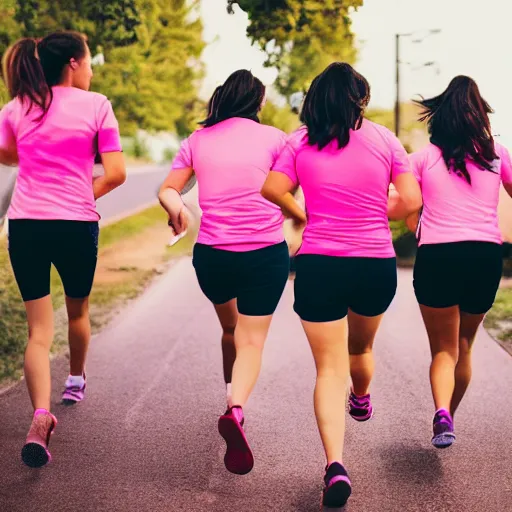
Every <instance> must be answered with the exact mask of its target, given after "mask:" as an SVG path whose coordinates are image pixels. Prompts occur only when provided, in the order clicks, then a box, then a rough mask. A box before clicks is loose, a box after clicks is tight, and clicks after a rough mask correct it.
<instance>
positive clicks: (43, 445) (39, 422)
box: [21, 409, 57, 468]
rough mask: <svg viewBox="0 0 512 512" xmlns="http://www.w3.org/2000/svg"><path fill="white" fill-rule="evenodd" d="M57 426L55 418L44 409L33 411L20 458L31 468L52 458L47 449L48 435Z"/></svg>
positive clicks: (42, 464)
mask: <svg viewBox="0 0 512 512" xmlns="http://www.w3.org/2000/svg"><path fill="white" fill-rule="evenodd" d="M56 426H57V418H55V416H54V415H53V414H51V413H49V412H48V411H46V410H44V409H38V410H37V411H36V412H35V413H34V418H33V419H32V425H31V426H30V430H29V431H28V435H27V440H26V442H25V446H24V447H23V449H22V450H21V459H22V460H23V462H24V463H25V464H26V465H27V466H29V467H31V468H40V467H42V466H44V465H45V464H47V463H48V462H50V461H51V460H52V456H51V454H50V452H49V450H48V445H49V444H50V437H51V435H52V434H53V431H54V429H55V427H56Z"/></svg>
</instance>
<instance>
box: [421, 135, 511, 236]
mask: <svg viewBox="0 0 512 512" xmlns="http://www.w3.org/2000/svg"><path fill="white" fill-rule="evenodd" d="M496 153H497V154H498V156H499V159H498V160H495V161H494V164H493V166H494V170H495V172H490V171H487V170H482V169H480V168H479V167H478V166H477V165H476V164H475V163H473V162H472V161H467V162H466V165H467V169H468V172H469V174H470V176H471V185H470V184H469V183H468V182H467V181H466V179H465V178H463V177H459V176H457V175H456V174H455V173H454V172H448V170H447V168H446V164H445V163H444V160H443V156H442V152H441V150H440V149H439V148H438V147H437V146H435V145H434V144H429V145H428V146H427V147H425V148H424V149H423V150H421V151H418V152H417V153H414V154H412V155H411V163H412V168H413V172H414V174H415V176H416V178H417V179H418V181H419V182H420V186H421V192H422V195H423V212H422V214H421V221H420V228H419V230H418V234H419V245H423V244H442V243H450V242H463V241H478V242H494V243H497V244H501V242H502V235H501V232H500V229H499V226H498V201H499V195H500V184H501V182H503V183H507V184H508V183H512V163H511V161H510V155H509V153H508V151H507V150H506V149H505V148H504V147H503V146H501V145H499V144H496Z"/></svg>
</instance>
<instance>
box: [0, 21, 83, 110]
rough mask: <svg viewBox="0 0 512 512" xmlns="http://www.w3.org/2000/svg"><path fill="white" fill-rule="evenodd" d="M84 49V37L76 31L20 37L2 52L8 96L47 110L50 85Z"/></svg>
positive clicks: (50, 96)
mask: <svg viewBox="0 0 512 512" xmlns="http://www.w3.org/2000/svg"><path fill="white" fill-rule="evenodd" d="M86 53H87V42H86V39H85V37H84V36H83V35H82V34H79V33H78V32H70V31H62V32H55V33H53V34H50V35H48V36H46V37H44V38H43V39H40V40H36V39H34V38H24V39H20V40H19V41H17V42H16V43H14V44H13V45H12V46H11V47H10V48H9V49H8V50H7V52H6V53H5V55H4V59H3V77H4V81H5V84H6V86H7V90H8V91H9V95H10V96H11V98H19V99H20V100H21V101H23V102H25V101H26V102H27V103H28V112H30V110H31V109H32V107H33V106H34V105H36V106H37V107H39V108H40V109H41V110H42V115H41V118H42V117H43V116H44V115H45V114H46V112H47V111H48V109H49V108H50V105H51V103H52V100H53V95H52V89H51V88H52V87H53V86H54V85H58V84H59V83H60V81H61V79H62V74H63V71H64V68H65V67H66V66H67V65H68V64H69V62H70V60H71V59H75V60H77V61H78V60H80V59H82V58H83V57H85V55H86Z"/></svg>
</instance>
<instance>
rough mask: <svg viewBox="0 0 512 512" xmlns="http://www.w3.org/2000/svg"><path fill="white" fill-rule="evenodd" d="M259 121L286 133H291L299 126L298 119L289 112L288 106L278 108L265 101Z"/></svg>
mask: <svg viewBox="0 0 512 512" xmlns="http://www.w3.org/2000/svg"><path fill="white" fill-rule="evenodd" d="M260 120H261V122H262V123H263V124H268V125H270V126H275V127H276V128H279V129H280V130H283V132H286V133H291V132H293V131H294V130H296V129H297V128H298V127H299V126H300V121H299V117H298V116H297V115H296V114H294V113H293V112H292V111H291V109H290V107H289V106H288V105H286V106H284V107H278V106H277V105H276V104H275V103H272V102H271V101H267V103H266V104H265V106H264V107H263V109H262V111H261V115H260Z"/></svg>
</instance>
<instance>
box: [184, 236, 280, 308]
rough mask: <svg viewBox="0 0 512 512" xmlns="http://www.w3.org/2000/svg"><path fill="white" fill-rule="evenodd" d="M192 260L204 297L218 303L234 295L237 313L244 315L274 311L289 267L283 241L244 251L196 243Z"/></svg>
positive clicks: (224, 301) (226, 300) (232, 297)
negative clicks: (224, 249)
mask: <svg viewBox="0 0 512 512" xmlns="http://www.w3.org/2000/svg"><path fill="white" fill-rule="evenodd" d="M192 261H193V264H194V268H195V270H196V275H197V280H198V281H199V286H200V287H201V290H202V291H203V293H204V294H205V295H206V297H207V298H208V299H209V300H210V301H211V302H213V304H217V305H218V304H225V303H226V302H228V301H230V300H231V299H235V298H236V299H237V304H238V311H239V313H241V314H242V315H247V316H267V315H272V314H273V313H274V311H275V310H276V308H277V305H278V303H279V301H280V299H281V295H282V294H283V290H284V287H285V285H286V282H287V280H288V275H289V271H290V257H289V255H288V246H287V244H286V243H285V242H282V243H280V244H276V245H271V246H270V247H265V248H263V249H257V250H255V251H246V252H233V251H223V250H221V249H214V248H213V247H210V246H208V245H203V244H196V245H195V247H194V257H193V260H192Z"/></svg>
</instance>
